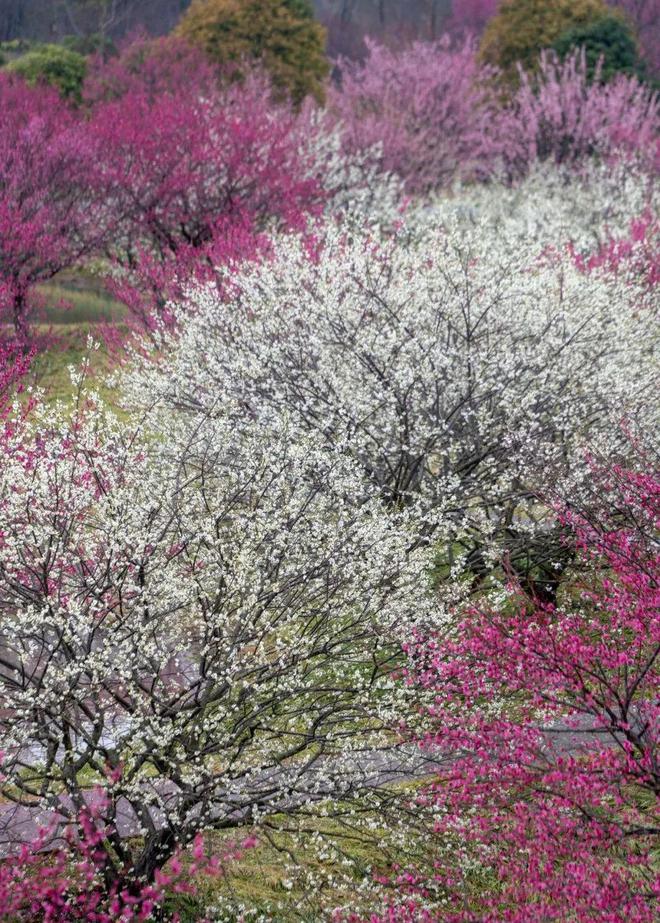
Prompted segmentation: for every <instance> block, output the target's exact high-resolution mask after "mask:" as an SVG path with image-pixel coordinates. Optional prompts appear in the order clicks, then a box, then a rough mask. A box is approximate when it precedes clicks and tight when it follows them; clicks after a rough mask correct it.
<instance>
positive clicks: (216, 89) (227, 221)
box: [91, 45, 325, 319]
mask: <svg viewBox="0 0 660 923" xmlns="http://www.w3.org/2000/svg"><path fill="white" fill-rule="evenodd" d="M178 50H180V46H179V45H176V47H175V48H174V50H172V48H170V47H169V46H168V51H167V54H165V52H164V51H163V49H159V55H160V54H161V52H162V56H160V57H158V58H157V59H156V60H155V61H153V62H152V63H153V68H152V69H150V70H148V71H147V73H146V74H145V73H144V71H141V72H140V74H139V75H137V76H136V75H131V74H130V73H129V72H130V68H128V67H127V66H126V67H124V66H123V65H122V63H121V60H120V62H119V63H118V64H117V65H116V66H117V67H118V68H122V67H123V70H121V74H124V75H125V74H129V76H130V80H127V82H126V84H122V83H121V79H120V77H116V75H115V76H114V77H113V79H114V80H115V86H116V87H117V86H122V88H126V87H130V91H129V90H128V89H126V94H125V95H123V96H121V97H120V98H118V99H114V98H112V94H111V98H110V99H109V100H108V101H101V102H99V103H98V104H97V105H96V106H95V107H94V110H93V117H92V123H91V133H92V135H93V137H94V139H95V143H97V144H98V146H99V149H100V150H101V151H102V152H103V156H102V157H101V160H100V163H99V168H98V173H97V185H98V187H99V188H100V189H102V190H103V196H104V198H105V199H106V200H107V201H110V202H112V203H113V205H112V207H113V209H114V210H116V212H117V213H118V214H119V215H120V216H121V220H120V225H119V229H118V233H117V234H116V235H115V236H114V238H113V240H112V241H111V242H110V243H109V246H108V250H107V253H108V255H109V256H110V258H111V260H112V262H113V264H114V266H115V268H116V272H115V274H114V280H113V283H112V285H113V290H114V292H115V294H119V295H120V297H122V298H123V299H124V300H125V301H126V302H127V303H128V305H129V307H131V308H132V309H133V311H134V312H136V313H137V314H138V315H139V316H141V317H142V318H143V319H144V318H145V317H146V316H147V315H148V314H149V313H150V312H153V310H154V309H158V310H160V311H162V309H163V306H164V303H165V302H166V300H167V299H168V297H172V294H173V292H176V291H178V286H179V284H180V281H181V280H185V279H188V278H190V277H191V276H193V277H197V278H207V277H208V276H209V275H212V274H213V269H214V267H215V266H217V265H220V264H222V263H225V262H226V261H227V259H229V258H230V257H236V256H241V257H246V256H251V255H253V254H254V253H255V252H256V251H257V250H258V249H259V240H260V235H261V233H262V232H263V231H264V230H266V229H275V228H280V229H297V230H302V229H303V228H304V226H305V223H306V221H307V219H308V218H309V217H310V216H313V215H314V214H316V213H318V211H319V209H320V208H321V206H322V204H323V201H324V196H325V193H324V190H323V186H322V183H321V182H320V177H318V176H317V175H316V174H315V172H314V164H313V160H312V158H311V157H309V156H307V155H306V154H305V152H304V145H303V143H302V135H301V130H302V128H303V126H304V124H306V123H303V122H301V121H299V117H298V116H297V115H296V114H295V113H294V112H293V111H292V109H291V108H290V107H289V106H287V105H284V104H278V105H276V104H274V103H272V102H271V101H270V86H269V84H268V82H267V80H266V78H265V77H263V76H262V75H259V74H253V75H252V76H250V77H248V78H247V79H246V80H244V81H243V82H242V83H240V84H238V83H233V84H225V85H223V86H220V85H218V84H217V81H216V80H215V79H214V80H213V81H211V80H210V71H209V68H208V67H206V65H204V66H203V67H202V71H201V72H202V75H203V80H202V82H203V83H205V82H206V80H207V78H209V82H208V83H207V84H206V85H205V88H202V87H201V85H200V79H201V78H199V73H200V71H199V69H197V70H193V72H194V73H196V74H197V78H198V79H195V80H193V81H192V83H185V82H184V83H183V85H181V86H177V87H170V86H169V85H168V84H167V82H166V81H165V79H164V77H163V71H164V70H166V69H165V65H164V63H163V62H166V61H168V60H169V57H168V55H171V54H174V55H175V59H176V62H179V63H180V61H181V59H180V58H179V57H176V53H177V52H178ZM186 54H193V55H195V54H196V53H193V52H186ZM185 61H186V62H187V64H186V66H188V65H189V64H190V61H189V60H188V58H185ZM204 68H205V69H204ZM161 78H163V79H161ZM182 79H183V77H182ZM123 91H124V90H123V89H122V92H123Z"/></svg>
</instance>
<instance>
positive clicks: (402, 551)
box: [0, 383, 442, 887]
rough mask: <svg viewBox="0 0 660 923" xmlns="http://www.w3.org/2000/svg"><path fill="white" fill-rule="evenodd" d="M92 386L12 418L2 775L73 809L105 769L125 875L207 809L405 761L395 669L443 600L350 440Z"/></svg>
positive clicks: (32, 808)
mask: <svg viewBox="0 0 660 923" xmlns="http://www.w3.org/2000/svg"><path fill="white" fill-rule="evenodd" d="M80 388H81V391H80V395H79V405H78V408H77V411H76V412H75V413H74V414H73V416H71V415H70V413H69V412H68V411H67V410H66V408H59V409H56V410H53V411H50V410H47V409H42V410H41V411H38V412H36V414H35V416H34V417H33V418H32V420H31V422H30V423H29V424H25V426H24V427H23V428H21V427H18V428H17V429H16V431H11V430H10V431H9V432H8V435H7V437H6V445H5V460H4V464H3V467H2V472H1V473H0V498H1V499H0V612H1V613H2V627H1V629H0V749H2V751H3V752H4V761H3V779H2V783H1V790H2V795H3V798H4V799H5V800H6V801H7V802H11V803H13V804H14V809H13V810H15V812H16V819H17V820H16V823H17V824H18V822H19V821H21V819H22V820H23V821H24V820H25V819H26V816H27V815H29V813H30V812H32V813H33V814H34V813H35V812H37V811H48V810H50V811H56V812H57V813H58V814H59V815H60V816H61V817H62V819H63V822H66V820H68V819H75V817H76V816H77V815H78V814H79V812H80V811H81V810H82V809H84V807H85V805H86V804H88V802H89V799H90V798H93V797H94V796H93V795H91V794H90V792H89V786H90V785H92V784H97V785H99V786H100V787H101V789H102V791H103V801H102V814H103V819H104V821H105V822H107V823H108V825H109V830H110V834H109V835H108V839H107V840H104V846H103V848H104V849H105V850H106V858H105V860H104V862H103V863H102V866H103V871H104V874H105V875H106V878H108V880H109V882H110V883H112V881H117V880H120V881H122V882H123V881H124V880H126V882H127V886H129V887H131V882H133V883H134V882H137V881H139V880H142V881H144V880H145V879H146V880H149V879H150V878H152V877H153V875H154V873H155V871H156V869H158V868H159V867H161V866H162V864H163V862H164V861H165V860H166V859H167V858H168V857H169V856H170V855H171V854H172V853H173V851H174V850H175V848H177V847H180V846H185V845H186V844H187V843H189V842H190V841H191V840H192V838H193V837H194V836H195V834H196V833H197V832H198V831H199V830H202V829H207V828H216V829H222V828H228V827H234V826H240V825H243V824H249V823H253V822H256V821H258V819H259V818H260V817H262V816H264V815H268V814H272V813H275V812H280V813H281V812H284V813H291V814H294V813H295V812H296V811H298V810H300V809H301V808H305V807H307V808H309V805H310V804H311V805H313V804H314V803H315V802H316V801H318V800H319V799H321V798H335V799H341V800H349V801H350V799H352V798H354V797H355V796H356V795H358V794H359V793H360V792H362V791H365V790H368V789H369V788H371V787H373V786H374V785H376V784H379V780H380V781H382V780H383V779H384V778H387V777H389V778H395V777H396V773H397V771H398V770H396V768H393V767H394V763H393V762H392V761H389V762H388V758H387V756H383V757H381V754H382V753H385V754H387V753H390V752H393V747H394V741H393V739H392V736H391V732H390V730H389V729H390V728H391V727H392V726H393V722H394V716H396V715H398V714H400V705H401V696H402V695H405V691H402V690H401V688H400V686H399V684H397V683H395V682H394V680H393V678H392V676H391V673H392V670H393V667H394V666H395V665H396V663H397V662H398V658H399V653H400V649H401V642H402V640H403V639H404V638H405V637H406V636H407V635H408V634H409V633H410V632H411V631H412V630H413V629H414V627H415V626H418V627H419V628H423V626H424V625H425V624H426V625H428V624H430V622H429V620H431V621H433V623H434V624H436V626H437V624H438V622H439V621H440V622H441V621H442V614H441V612H440V611H439V610H437V611H436V606H435V604H434V603H433V601H432V598H431V594H430V592H429V591H428V589H427V588H428V578H427V576H426V574H427V570H428V559H427V552H426V551H424V550H422V549H419V548H417V549H415V548H413V547H412V546H413V542H412V540H411V530H410V524H409V522H408V520H407V517H406V515H405V514H402V515H400V516H394V517H393V516H392V515H391V514H390V513H388V512H386V511H385V510H384V509H383V505H382V502H381V500H380V497H379V496H378V492H377V491H375V490H374V489H373V487H371V486H369V485H367V484H366V483H365V481H364V479H363V477H362V475H361V473H360V472H359V471H357V470H356V469H355V466H354V463H353V462H352V460H351V459H350V458H349V457H348V456H347V455H345V454H342V453H341V452H336V451H332V450H328V448H326V447H324V446H320V445H318V444H316V443H317V440H315V439H305V438H298V439H295V440H293V439H291V438H290V436H291V434H290V432H289V429H288V427H287V425H286V422H285V421H280V424H279V428H278V427H276V426H271V427H270V428H269V429H268V431H267V432H266V431H264V430H262V429H260V428H258V427H253V428H252V429H250V430H248V429H247V428H242V429H237V428H236V427H234V426H233V423H232V419H231V417H230V416H226V415H225V416H223V415H221V414H215V415H211V414H207V415H205V416H203V417H198V418H195V419H193V420H191V419H189V418H188V417H186V415H182V414H178V415H177V414H172V412H171V410H170V409H168V408H165V409H163V408H162V407H160V406H159V405H158V402H154V404H152V405H151V406H150V407H149V408H148V410H147V411H146V413H145V415H144V416H143V418H142V419H141V421H140V423H139V424H135V423H130V422H121V421H120V420H119V419H117V418H116V417H114V416H113V415H112V414H110V413H108V412H106V411H104V410H103V408H102V407H101V406H100V403H99V400H98V398H97V397H95V395H94V394H92V393H86V392H85V390H84V384H82V383H81V384H80ZM388 773H389V776H388ZM97 807H98V806H97ZM8 811H10V808H9V807H8V806H5V807H4V808H3V809H2V813H1V816H0V820H2V823H1V824H0V829H1V830H2V837H3V839H4V840H5V844H4V847H3V848H5V847H6V848H10V847H11V845H12V837H14V838H15V837H17V836H18V833H17V829H18V828H17V827H16V826H15V825H12V822H11V821H12V818H11V817H9V815H8V813H7V812H8ZM26 812H27V815H26ZM128 836H130V837H135V836H139V837H141V839H140V840H139V841H138V840H134V841H132V842H127V840H126V837H128ZM137 843H139V845H137V846H136V844H137ZM14 845H15V844H14Z"/></svg>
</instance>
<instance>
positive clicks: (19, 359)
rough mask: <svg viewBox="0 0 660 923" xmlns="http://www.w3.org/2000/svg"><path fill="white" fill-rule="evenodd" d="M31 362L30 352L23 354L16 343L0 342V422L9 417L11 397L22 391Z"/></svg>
mask: <svg viewBox="0 0 660 923" xmlns="http://www.w3.org/2000/svg"><path fill="white" fill-rule="evenodd" d="M31 360H32V351H30V352H24V351H23V350H21V349H20V348H19V347H18V345H17V344H16V343H4V342H2V340H0V420H4V419H6V418H7V416H9V413H10V410H11V402H12V399H13V397H14V396H15V395H16V394H20V393H21V392H22V391H23V389H24V379H25V376H26V375H27V373H28V370H29V368H30V362H31Z"/></svg>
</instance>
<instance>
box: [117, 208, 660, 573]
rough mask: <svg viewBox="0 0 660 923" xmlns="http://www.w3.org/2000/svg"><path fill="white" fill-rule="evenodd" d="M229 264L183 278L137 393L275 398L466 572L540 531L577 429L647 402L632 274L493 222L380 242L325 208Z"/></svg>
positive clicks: (578, 462)
mask: <svg viewBox="0 0 660 923" xmlns="http://www.w3.org/2000/svg"><path fill="white" fill-rule="evenodd" d="M226 281H227V284H226V287H225V291H224V294H223V295H222V296H219V295H218V292H217V290H216V289H215V288H199V289H197V290H193V291H192V292H191V293H190V297H189V300H188V303H186V304H185V305H183V306H180V307H179V317H180V318H181V329H180V332H179V333H178V334H176V335H175V336H174V337H170V338H168V337H166V338H165V341H164V342H165V344H166V354H167V357H166V359H165V361H163V362H162V363H161V364H153V363H152V362H147V363H145V364H143V367H142V368H141V369H138V371H137V372H136V373H134V376H133V378H132V380H131V382H130V385H129V390H130V393H131V395H132V399H133V400H134V401H135V402H137V403H138V404H139V402H140V399H141V398H140V395H146V394H149V395H151V394H157V395H158V396H159V398H161V399H162V400H164V401H165V402H166V403H167V404H169V405H170V406H171V407H172V408H173V409H176V410H177V411H184V412H186V413H188V414H190V415H191V416H192V417H194V416H195V415H196V414H198V415H201V416H202V417H204V416H206V415H209V414H210V415H214V414H219V415H220V416H223V417H230V418H231V419H232V420H233V425H234V426H235V427H236V428H237V429H240V428H245V427H247V428H251V427H253V426H254V425H257V426H258V427H259V428H261V429H264V430H267V429H269V428H270V427H272V426H277V421H279V420H280V419H281V418H282V416H286V418H287V419H288V421H289V426H290V427H291V432H292V433H294V434H296V438H306V437H310V436H311V437H312V438H313V439H314V440H315V441H316V443H317V444H319V445H324V446H327V447H328V448H329V449H336V450H339V451H341V452H345V453H347V454H349V455H351V456H352V457H353V458H355V459H356V460H357V461H358V463H359V465H360V466H361V468H362V470H363V471H364V473H365V474H366V476H367V478H368V479H369V481H370V482H371V483H372V484H374V485H376V486H377V487H378V489H379V491H380V492H381V495H382V497H383V499H384V500H385V501H386V503H387V504H388V505H389V507H390V508H391V509H399V508H402V507H406V508H409V509H411V510H413V511H414V516H415V519H416V522H417V529H418V534H420V535H426V534H428V533H429V532H430V531H431V530H435V531H437V530H439V532H438V534H439V535H440V536H441V537H444V538H445V539H446V540H447V542H448V543H449V546H450V562H449V563H450V565H451V559H452V558H453V557H454V556H458V561H459V566H458V569H455V570H454V571H453V573H455V574H457V573H459V572H460V566H462V563H464V561H465V559H467V561H468V563H469V565H470V570H471V572H472V573H474V574H476V576H477V578H480V577H481V576H483V575H484V574H485V573H486V572H487V571H488V570H489V568H490V567H491V564H492V563H494V561H496V560H498V559H501V553H502V545H504V547H506V548H508V549H509V551H511V550H512V549H513V550H516V549H518V548H519V547H523V546H525V545H526V544H527V543H528V542H529V541H530V540H534V537H535V536H538V535H539V534H541V535H542V534H543V530H544V524H543V523H542V522H541V523H537V522H536V507H537V505H538V496H539V494H547V493H548V492H549V491H551V490H552V489H553V488H554V487H555V486H556V485H557V482H558V480H559V479H560V478H563V477H566V476H568V475H569V474H570V475H571V477H574V478H579V474H580V471H581V470H582V469H583V465H582V459H583V452H584V447H585V445H586V444H587V442H588V441H589V440H590V439H593V438H595V437H596V436H597V435H598V434H599V433H607V437H608V439H610V440H613V441H612V442H611V445H612V446H614V445H615V443H616V432H617V421H618V420H620V418H621V417H622V416H624V415H628V416H631V417H640V418H641V419H645V415H648V413H649V412H650V411H649V401H648V395H649V394H651V393H652V391H653V388H654V387H655V386H656V385H657V365H656V363H655V360H654V346H655V343H656V337H657V327H656V318H655V316H654V312H653V311H651V310H646V309H645V310H643V311H642V310H639V299H640V298H641V292H640V290H638V288H636V287H635V286H634V285H632V284H630V282H629V281H628V280H626V281H625V282H624V281H622V280H617V279H616V278H605V277H601V276H596V275H591V276H589V275H585V274H584V273H582V272H580V271H579V270H578V269H577V268H576V266H575V264H574V262H573V260H572V259H571V258H570V257H569V256H568V255H567V254H562V253H556V252H555V253H549V254H547V255H543V254H541V253H540V250H539V241H538V240H537V239H532V240H531V241H530V242H529V243H528V244H525V243H524V240H523V238H521V237H520V235H519V234H518V232H517V230H514V231H512V230H511V229H510V228H509V226H508V225H507V224H506V223H502V225H501V226H499V229H498V230H497V232H495V231H494V230H493V228H492V227H490V226H489V225H488V222H481V221H479V220H475V222H474V224H472V223H469V224H466V223H465V222H461V221H458V220H456V221H447V224H446V226H445V227H444V228H440V229H438V230H436V231H428V230H426V231H424V233H422V234H421V235H416V234H415V233H410V232H409V231H408V230H406V229H405V228H404V229H402V231H401V233H400V234H399V235H397V236H395V237H393V238H391V239H389V240H386V241H384V242H380V243H379V242H377V241H375V240H374V239H373V237H372V236H371V235H369V234H360V233H359V232H357V231H355V230H353V231H351V232H346V231H345V230H343V229H342V228H337V227H330V228H328V230H327V232H326V235H325V238H324V240H323V243H322V248H321V251H320V253H319V255H318V257H310V255H309V251H308V247H307V246H306V244H305V242H304V241H299V240H297V239H295V238H291V237H289V238H282V239H279V240H278V241H276V244H275V252H274V254H273V256H272V258H271V259H269V260H268V261H265V262H263V263H262V264H260V265H244V266H242V267H232V268H231V270H229V271H228V272H227V274H226ZM640 415H641V416H640ZM539 530H540V531H539ZM544 541H545V540H544ZM545 544H547V542H545ZM516 553H517V552H516ZM555 560H556V559H555V558H554V557H550V558H549V561H555Z"/></svg>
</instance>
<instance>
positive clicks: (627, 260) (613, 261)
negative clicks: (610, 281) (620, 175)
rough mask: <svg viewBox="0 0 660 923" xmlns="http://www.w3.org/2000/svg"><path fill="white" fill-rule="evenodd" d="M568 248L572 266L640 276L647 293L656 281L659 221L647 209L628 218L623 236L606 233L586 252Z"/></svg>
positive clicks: (659, 272) (658, 273) (634, 278)
mask: <svg viewBox="0 0 660 923" xmlns="http://www.w3.org/2000/svg"><path fill="white" fill-rule="evenodd" d="M571 250H572V252H573V257H574V259H575V264H576V266H578V268H580V269H581V270H583V271H584V272H594V271H601V272H609V273H613V274H614V275H618V276H623V277H624V278H628V279H631V280H632V281H638V282H639V281H640V280H641V281H642V283H643V285H644V286H645V287H646V288H647V289H648V290H649V293H651V292H653V290H654V289H655V288H657V286H658V285H660V222H658V219H657V218H656V217H655V215H654V214H653V212H652V211H651V210H650V209H646V210H645V212H644V213H643V214H642V215H640V216H639V217H638V218H635V219H634V220H633V221H631V222H630V227H629V232H628V234H627V235H626V236H625V237H617V236H614V235H611V234H610V235H609V236H608V239H607V240H606V241H605V242H604V243H603V244H602V245H601V246H600V247H599V248H598V249H597V250H595V251H593V252H591V253H587V254H583V253H579V252H577V251H576V250H575V249H574V248H571Z"/></svg>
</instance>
